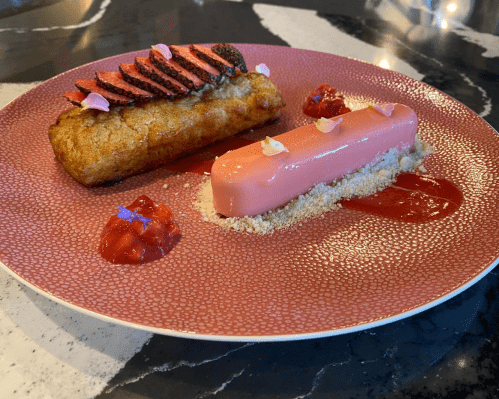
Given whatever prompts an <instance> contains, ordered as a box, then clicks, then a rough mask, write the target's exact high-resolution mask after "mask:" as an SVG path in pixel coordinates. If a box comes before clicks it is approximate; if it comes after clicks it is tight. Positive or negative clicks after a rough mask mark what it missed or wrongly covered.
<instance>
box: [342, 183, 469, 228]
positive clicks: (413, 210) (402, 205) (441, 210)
mask: <svg viewBox="0 0 499 399" xmlns="http://www.w3.org/2000/svg"><path fill="white" fill-rule="evenodd" d="M462 202H463V194H462V193H461V191H460V190H459V189H458V188H457V187H455V186H454V185H453V184H452V183H450V182H449V181H447V180H444V179H435V178H432V177H426V176H420V175H417V174H415V173H404V174H401V175H399V176H398V177H397V180H396V181H395V182H394V183H393V184H392V185H391V186H389V187H387V188H385V189H384V190H383V191H380V192H378V193H376V194H373V195H370V196H367V197H361V198H352V199H349V200H342V201H340V203H341V205H342V206H343V207H344V208H347V209H353V210H358V211H362V212H366V213H369V214H372V215H377V216H382V217H386V218H390V219H396V220H400V221H404V222H411V223H426V222H430V221H432V220H438V219H442V218H444V217H446V216H449V215H451V214H452V213H454V212H455V211H456V210H457V209H458V208H459V207H460V206H461V204H462Z"/></svg>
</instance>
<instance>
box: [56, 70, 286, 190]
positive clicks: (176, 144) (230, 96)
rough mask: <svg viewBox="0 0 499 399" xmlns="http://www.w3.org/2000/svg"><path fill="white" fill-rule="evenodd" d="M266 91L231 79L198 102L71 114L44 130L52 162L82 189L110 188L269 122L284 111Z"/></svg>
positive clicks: (264, 81) (265, 86) (254, 78)
mask: <svg viewBox="0 0 499 399" xmlns="http://www.w3.org/2000/svg"><path fill="white" fill-rule="evenodd" d="M284 105H285V104H284V102H283V100H282V95H281V92H280V91H279V89H278V88H277V87H276V85H275V84H274V83H272V82H271V81H270V80H269V79H268V78H266V77H265V76H264V75H262V74H258V73H256V72H249V73H238V74H237V76H236V77H234V78H231V79H230V81H229V80H228V79H227V81H226V82H225V83H224V84H222V86H220V87H216V88H215V89H213V90H208V91H205V92H204V93H203V94H201V95H196V94H193V95H191V96H189V97H187V98H184V99H182V100H177V101H174V102H171V101H167V100H160V101H155V102H151V103H145V104H141V105H138V106H135V107H122V108H116V109H112V110H111V111H110V112H100V111H95V110H82V109H81V108H75V109H71V110H70V111H68V112H66V113H64V114H62V115H61V116H60V117H59V118H58V120H57V123H56V124H55V125H53V126H51V127H50V128H49V139H50V143H51V144H52V148H53V150H54V154H55V156H56V158H57V159H58V160H59V162H60V163H61V164H62V165H63V166H64V168H65V169H66V171H67V172H68V173H69V174H70V175H71V176H72V177H73V178H74V179H75V180H77V181H79V182H80V183H82V184H84V185H85V186H96V185H100V184H103V183H106V182H112V181H118V180H120V179H122V178H124V177H127V176H131V175H135V174H138V173H141V172H143V171H146V170H149V169H152V168H155V167H158V166H160V165H162V164H166V163H168V162H171V161H173V160H175V159H177V158H179V157H181V156H184V155H186V154H189V153H192V152H193V151H195V150H197V149H199V148H201V147H203V146H205V145H207V144H210V143H213V142H214V141H217V140H221V139H223V138H226V137H229V136H232V135H234V134H236V133H238V132H241V131H243V130H246V129H249V128H251V127H254V126H257V125H260V124H262V123H264V122H266V121H268V120H269V119H272V118H275V117H276V116H277V115H278V113H279V111H280V110H281V109H282V108H283V107H284Z"/></svg>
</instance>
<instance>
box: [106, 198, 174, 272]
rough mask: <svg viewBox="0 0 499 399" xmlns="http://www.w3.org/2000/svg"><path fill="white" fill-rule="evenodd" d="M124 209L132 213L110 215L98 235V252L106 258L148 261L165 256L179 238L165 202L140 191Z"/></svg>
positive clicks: (137, 262)
mask: <svg viewBox="0 0 499 399" xmlns="http://www.w3.org/2000/svg"><path fill="white" fill-rule="evenodd" d="M126 210H127V211H129V212H128V216H129V215H133V216H134V217H128V218H123V217H119V216H120V214H118V215H114V216H111V219H110V220H109V222H108V223H107V224H106V226H105V227H104V230H103V232H102V235H101V243H100V247H99V252H100V253H101V255H102V257H103V258H104V259H106V260H108V261H109V262H111V263H120V264H140V263H146V262H151V261H153V260H157V259H160V258H161V257H163V256H165V255H166V254H167V253H168V252H170V251H171V250H172V249H173V247H174V246H175V245H176V244H177V243H178V241H179V240H180V228H179V226H178V225H177V224H176V223H175V221H174V220H173V213H172V211H171V210H170V209H169V208H168V207H167V206H166V205H163V204H157V203H156V202H154V201H153V200H151V199H150V198H149V197H147V196H145V195H142V196H140V197H139V198H137V199H136V200H135V201H134V202H133V203H132V204H131V205H129V206H127V207H126Z"/></svg>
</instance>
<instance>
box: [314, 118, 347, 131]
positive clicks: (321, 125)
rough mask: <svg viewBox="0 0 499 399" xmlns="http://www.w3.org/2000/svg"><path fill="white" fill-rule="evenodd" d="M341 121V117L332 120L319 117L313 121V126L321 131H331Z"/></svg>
mask: <svg viewBox="0 0 499 399" xmlns="http://www.w3.org/2000/svg"><path fill="white" fill-rule="evenodd" d="M341 121H343V118H339V119H337V120H332V119H327V118H324V117H321V118H320V119H317V120H316V121H315V127H316V128H317V130H319V131H321V132H322V133H329V132H332V131H333V130H334V128H335V127H336V126H339V124H340V123H341Z"/></svg>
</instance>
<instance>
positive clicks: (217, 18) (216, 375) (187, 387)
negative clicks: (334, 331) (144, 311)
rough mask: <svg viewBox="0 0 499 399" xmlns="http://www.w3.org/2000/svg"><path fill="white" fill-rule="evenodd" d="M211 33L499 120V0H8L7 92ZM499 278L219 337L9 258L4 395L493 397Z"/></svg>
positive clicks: (0, 41) (0, 309)
mask: <svg viewBox="0 0 499 399" xmlns="http://www.w3.org/2000/svg"><path fill="white" fill-rule="evenodd" d="M203 42H232V43H261V44H275V45H283V46H290V47H296V48H305V49H310V50H317V51H323V52H328V53H333V54H338V55H343V56H349V57H355V58H358V59H362V60H365V61H368V62H372V63H374V64H377V65H380V66H382V67H385V68H390V69H393V70H396V71H399V72H401V73H404V74H406V75H408V76H411V77H413V78H414V79H418V80H422V81H424V82H426V83H428V84H430V85H433V86H434V87H436V88H438V89H439V90H442V91H444V92H445V93H447V94H449V95H451V96H453V97H454V98H456V99H457V100H459V101H461V102H462V103H464V104H465V105H467V106H468V107H469V108H471V109H472V110H473V111H475V112H476V113H477V114H479V115H480V116H481V117H483V118H484V119H485V120H486V121H487V122H488V123H490V124H491V125H492V126H493V127H494V128H495V129H496V130H499V1H498V0H447V1H439V0H348V1H341V0H329V1H327V0H290V1H279V0H258V1H253V0H244V1H204V0H192V1H187V0H183V1H182V0H167V1H162V0H142V1H140V2H139V1H124V0H81V1H73V0H33V1H0V107H3V106H4V105H6V104H7V103H8V102H9V101H11V100H12V99H14V98H15V97H17V96H18V95H20V94H22V93H23V92H25V91H27V90H29V89H30V88H32V87H34V86H36V85H37V84H38V83H40V82H42V81H44V80H46V79H49V78H51V77H53V76H55V75H57V74H59V73H61V72H64V71H66V70H68V69H70V68H74V67H77V66H79V65H82V64H84V63H88V62H91V61H94V60H98V59H102V58H105V57H109V56H112V55H116V54H120V53H124V52H130V51H135V50H140V49H145V48H148V47H150V45H151V44H155V43H175V44H188V43H203ZM0 162H1V160H0ZM0 193H1V187H0ZM0 249H1V248H0ZM498 288H499V274H498V272H496V271H495V270H492V271H491V272H490V273H489V274H487V275H486V276H485V277H484V278H483V279H481V280H480V281H479V282H478V283H476V284H475V285H473V286H472V287H470V288H468V289H467V290H466V291H464V292H462V293H461V294H459V295H457V296H455V297H454V298H452V299H450V300H449V301H447V302H445V303H443V304H440V305H438V306H436V307H434V308H431V309H429V310H426V311H425V312H422V313H420V314H417V315H415V316H412V317H409V318H406V319H403V320H399V321H397V322H394V323H391V324H387V325H384V326H381V327H376V328H373V329H369V330H365V331H361V332H355V333H349V334H344V335H338V336H332V337H327V338H319V339H310V340H303V341H295V342H292V341H288V342H265V343H255V342H252V343H244V342H212V341H198V340H194V339H182V338H175V337H168V336H161V335H155V334H152V333H149V332H146V331H141V330H136V329H132V328H128V327H123V326H120V325H116V324H112V323H107V322H104V321H101V320H98V319H94V318H92V317H90V316H87V315H84V314H80V313H77V312H75V311H73V310H71V309H69V308H67V307H65V306H63V305H60V304H57V303H55V302H52V301H51V300H50V299H47V298H45V297H43V296H41V295H39V294H37V293H35V292H34V291H32V290H30V289H29V288H27V287H25V286H23V285H22V284H21V283H19V282H17V281H16V280H14V279H13V278H12V277H10V276H9V275H8V274H7V273H6V272H4V271H1V270H0V376H1V377H0V398H23V399H24V398H27V399H31V398H43V399H52V398H53V399H59V398H61V399H63V398H64V399H65V398H99V399H105V398H133V399H139V398H141V399H143V398H195V399H200V398H238V399H242V398H289V399H298V398H311V399H315V398H341V399H342V398H385V399H396V398H397V399H400V398H469V399H471V398H497V397H499V370H498V367H499V348H498V345H499V291H498Z"/></svg>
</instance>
